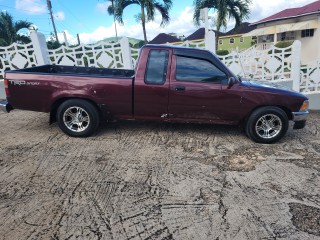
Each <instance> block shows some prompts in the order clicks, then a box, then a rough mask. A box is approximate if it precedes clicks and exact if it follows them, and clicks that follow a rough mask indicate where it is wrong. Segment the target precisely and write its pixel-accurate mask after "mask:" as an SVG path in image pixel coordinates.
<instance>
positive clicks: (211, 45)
mask: <svg viewBox="0 0 320 240" xmlns="http://www.w3.org/2000/svg"><path fill="white" fill-rule="evenodd" d="M205 48H206V49H207V50H209V51H211V52H213V53H214V54H215V53H216V34H215V33H214V31H208V33H207V34H206V35H205Z"/></svg>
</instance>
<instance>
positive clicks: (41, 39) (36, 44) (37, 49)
mask: <svg viewBox="0 0 320 240" xmlns="http://www.w3.org/2000/svg"><path fill="white" fill-rule="evenodd" d="M30 38H31V41H32V44H33V48H34V53H35V55H36V60H37V64H38V65H46V64H50V59H49V52H48V47H47V42H46V38H45V36H44V35H43V34H42V33H39V32H36V31H32V32H31V33H30Z"/></svg>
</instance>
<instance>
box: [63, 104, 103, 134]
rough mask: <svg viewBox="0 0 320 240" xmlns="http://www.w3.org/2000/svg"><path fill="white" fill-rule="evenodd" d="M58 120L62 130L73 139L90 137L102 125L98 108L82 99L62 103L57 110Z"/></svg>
mask: <svg viewBox="0 0 320 240" xmlns="http://www.w3.org/2000/svg"><path fill="white" fill-rule="evenodd" d="M57 120H58V125H59V127H60V129H61V130H62V131H63V132H64V133H66V134H68V135H69V136H72V137H88V136H90V135H92V134H93V133H94V132H95V131H96V130H97V128H98V126H99V123H100V117H99V112H98V110H97V108H96V107H95V106H94V105H93V104H92V103H90V102H88V101H85V100H82V99H70V100H67V101H65V102H64V103H62V104H61V105H60V106H59V108H58V110H57Z"/></svg>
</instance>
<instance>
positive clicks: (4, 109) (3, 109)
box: [0, 101, 13, 113]
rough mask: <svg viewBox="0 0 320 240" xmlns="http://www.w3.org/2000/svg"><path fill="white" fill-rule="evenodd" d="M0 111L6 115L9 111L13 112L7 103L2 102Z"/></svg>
mask: <svg viewBox="0 0 320 240" xmlns="http://www.w3.org/2000/svg"><path fill="white" fill-rule="evenodd" d="M0 109H1V110H2V111H4V112H6V113H8V112H10V111H11V110H13V107H12V106H11V105H10V104H9V103H8V102H7V101H2V102H0Z"/></svg>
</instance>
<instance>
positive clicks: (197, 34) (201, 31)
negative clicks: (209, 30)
mask: <svg viewBox="0 0 320 240" xmlns="http://www.w3.org/2000/svg"><path fill="white" fill-rule="evenodd" d="M213 31H214V32H215V33H216V34H217V31H215V30H213ZM205 32H206V31H205V28H199V29H198V30H197V31H195V32H194V33H192V34H190V35H189V36H188V37H186V38H185V39H184V40H185V41H187V40H188V41H192V40H199V39H204V35H205ZM222 35H224V33H222V32H219V36H222Z"/></svg>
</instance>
